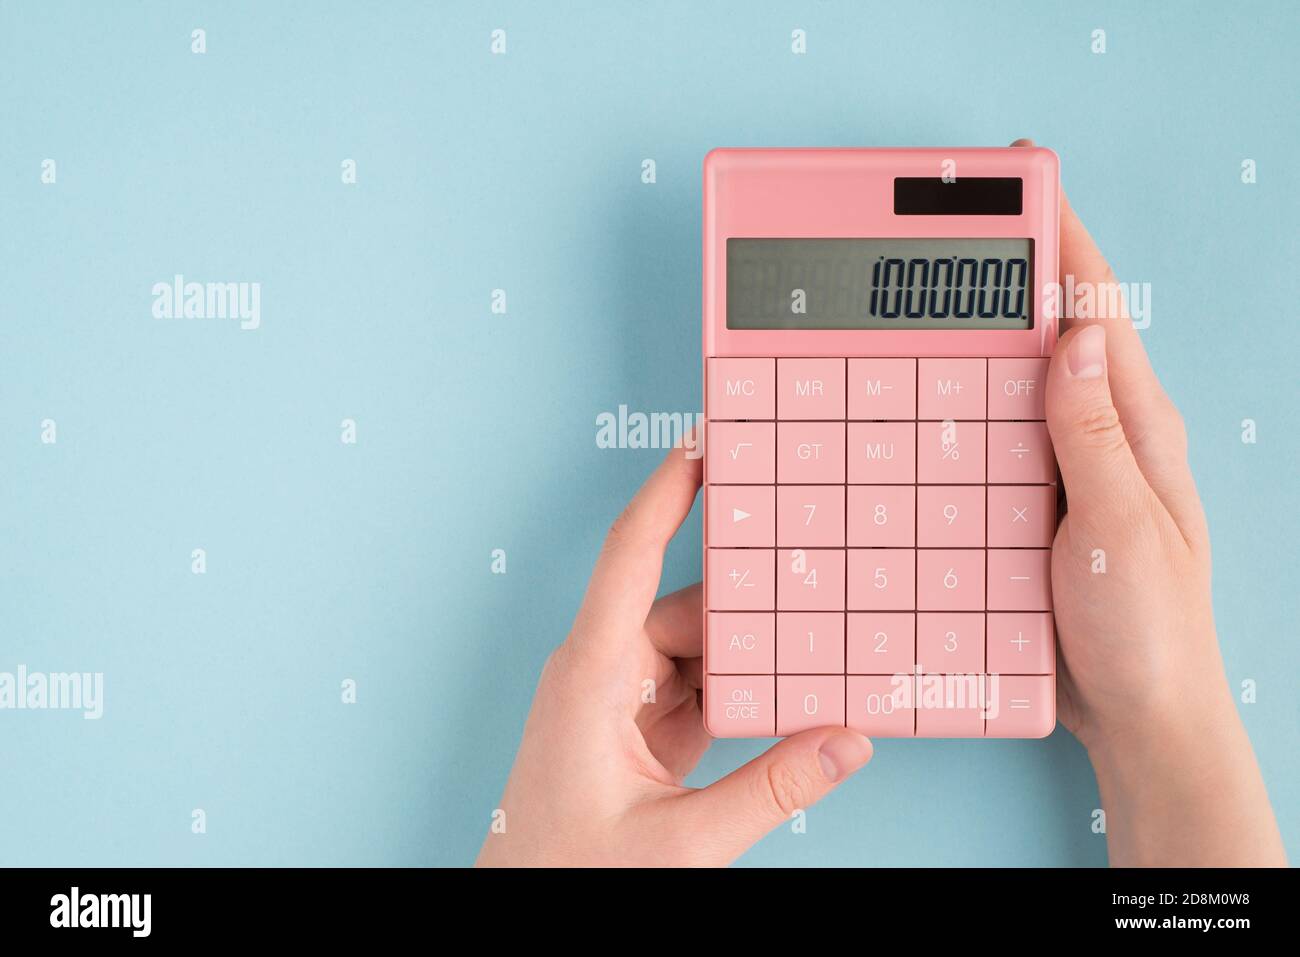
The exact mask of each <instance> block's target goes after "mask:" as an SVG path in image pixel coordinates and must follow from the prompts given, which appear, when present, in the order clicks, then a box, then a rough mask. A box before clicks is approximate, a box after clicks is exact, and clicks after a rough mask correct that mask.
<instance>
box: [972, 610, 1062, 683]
mask: <svg viewBox="0 0 1300 957" xmlns="http://www.w3.org/2000/svg"><path fill="white" fill-rule="evenodd" d="M988 617H989V621H988V629H989V653H988V661H989V667H988V670H989V672H990V673H991V674H1004V675H1050V674H1053V673H1055V671H1056V628H1055V626H1054V624H1053V621H1052V615H1051V613H1050V612H1025V613H1012V612H990V613H989V616H988Z"/></svg>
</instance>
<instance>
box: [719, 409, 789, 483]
mask: <svg viewBox="0 0 1300 957" xmlns="http://www.w3.org/2000/svg"><path fill="white" fill-rule="evenodd" d="M707 436H708V438H707V441H706V443H705V449H706V454H707V456H708V458H707V462H708V467H709V484H710V485H771V484H772V482H773V481H774V480H775V479H776V424H775V423H773V422H710V423H709V424H708V433H707Z"/></svg>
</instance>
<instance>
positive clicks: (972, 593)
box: [916, 548, 984, 611]
mask: <svg viewBox="0 0 1300 957" xmlns="http://www.w3.org/2000/svg"><path fill="white" fill-rule="evenodd" d="M916 607H917V608H919V609H921V610H922V611H981V610H983V608H984V552H983V550H982V549H966V548H963V549H922V550H921V551H918V552H917V553H916Z"/></svg>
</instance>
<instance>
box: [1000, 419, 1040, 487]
mask: <svg viewBox="0 0 1300 957" xmlns="http://www.w3.org/2000/svg"><path fill="white" fill-rule="evenodd" d="M989 481H990V482H996V483H1003V482H1006V483H1008V484H1010V483H1019V484H1024V485H1030V484H1033V483H1036V482H1055V481H1056V460H1055V459H1054V458H1053V457H1052V439H1051V437H1050V436H1049V435H1048V434H1047V423H1046V422H990V423H989Z"/></svg>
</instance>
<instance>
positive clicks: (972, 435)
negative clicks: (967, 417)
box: [849, 421, 984, 485]
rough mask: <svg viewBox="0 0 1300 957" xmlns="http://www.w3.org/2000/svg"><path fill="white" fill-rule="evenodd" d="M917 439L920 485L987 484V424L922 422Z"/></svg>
mask: <svg viewBox="0 0 1300 957" xmlns="http://www.w3.org/2000/svg"><path fill="white" fill-rule="evenodd" d="M849 428H852V426H851V425H850V426H849ZM916 440H917V449H916V479H917V481H918V482H921V483H924V484H926V485H963V484H978V485H982V484H984V423H983V422H955V421H947V422H918V423H917V424H916ZM850 481H851V479H850Z"/></svg>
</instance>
